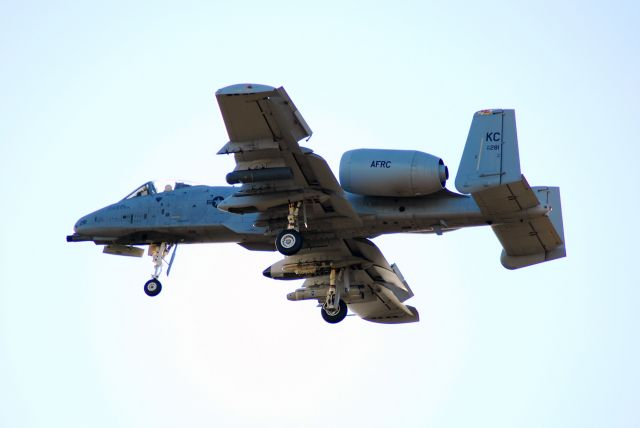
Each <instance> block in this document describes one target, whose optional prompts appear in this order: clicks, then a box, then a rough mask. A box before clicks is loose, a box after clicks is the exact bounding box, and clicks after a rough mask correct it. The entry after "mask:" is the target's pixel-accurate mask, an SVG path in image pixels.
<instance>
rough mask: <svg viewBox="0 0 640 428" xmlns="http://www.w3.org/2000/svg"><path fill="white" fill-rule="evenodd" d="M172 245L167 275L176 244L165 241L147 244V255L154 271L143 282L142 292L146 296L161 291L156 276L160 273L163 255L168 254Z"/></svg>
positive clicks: (163, 261)
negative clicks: (148, 278)
mask: <svg viewBox="0 0 640 428" xmlns="http://www.w3.org/2000/svg"><path fill="white" fill-rule="evenodd" d="M172 247H173V255H172V256H171V261H169V263H168V265H169V269H167V275H169V272H170V271H171V266H172V265H173V260H174V258H175V256H176V249H177V244H171V243H167V242H162V243H161V244H157V245H156V244H151V245H149V255H150V256H151V259H152V260H153V267H154V272H153V274H152V275H151V279H150V280H149V281H147V282H145V283H144V292H145V294H146V295H147V296H151V297H153V296H157V295H158V294H160V292H161V291H162V284H161V283H160V281H158V277H159V276H160V274H161V273H162V265H163V263H166V262H165V257H166V256H167V255H168V254H169V251H170V250H171V248H172Z"/></svg>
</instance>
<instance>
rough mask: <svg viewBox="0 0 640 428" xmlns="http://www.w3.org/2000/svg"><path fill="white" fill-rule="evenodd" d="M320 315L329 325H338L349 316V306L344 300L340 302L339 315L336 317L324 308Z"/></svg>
mask: <svg viewBox="0 0 640 428" xmlns="http://www.w3.org/2000/svg"><path fill="white" fill-rule="evenodd" d="M320 313H321V314H322V318H323V319H324V320H325V321H326V322H328V323H329V324H337V323H339V322H340V321H342V320H343V319H344V317H346V316H347V304H346V303H345V302H344V300H340V304H339V305H338V313H337V314H335V315H330V314H328V313H327V311H325V310H324V308H322V309H320Z"/></svg>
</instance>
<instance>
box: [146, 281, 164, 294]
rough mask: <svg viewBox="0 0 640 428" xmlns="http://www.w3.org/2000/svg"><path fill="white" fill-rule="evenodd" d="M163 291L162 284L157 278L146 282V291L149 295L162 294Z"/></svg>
mask: <svg viewBox="0 0 640 428" xmlns="http://www.w3.org/2000/svg"><path fill="white" fill-rule="evenodd" d="M161 291H162V284H160V281H158V280H157V279H150V280H149V281H147V282H145V283H144V292H145V293H146V294H147V296H150V297H153V296H157V295H158V294H160V292H161Z"/></svg>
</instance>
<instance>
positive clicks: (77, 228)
mask: <svg viewBox="0 0 640 428" xmlns="http://www.w3.org/2000/svg"><path fill="white" fill-rule="evenodd" d="M87 217H88V216H84V217H82V218H81V219H80V220H78V221H77V222H76V224H75V225H74V226H73V231H74V232H75V233H77V234H79V235H82V231H83V230H85V229H86V228H87V224H88V223H89V219H88V218H87Z"/></svg>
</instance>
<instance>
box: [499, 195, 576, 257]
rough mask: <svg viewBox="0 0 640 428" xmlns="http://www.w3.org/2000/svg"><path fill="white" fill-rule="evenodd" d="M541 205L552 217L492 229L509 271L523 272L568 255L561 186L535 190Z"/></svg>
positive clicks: (546, 216) (537, 218) (505, 224)
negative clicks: (536, 265)
mask: <svg viewBox="0 0 640 428" xmlns="http://www.w3.org/2000/svg"><path fill="white" fill-rule="evenodd" d="M532 190H533V193H534V194H535V195H536V196H537V199H538V200H539V201H540V205H542V206H547V207H549V208H550V209H551V211H550V212H549V213H548V215H545V216H541V217H535V218H532V219H531V220H529V221H524V222H520V223H504V224H499V225H495V226H492V228H493V231H494V232H495V234H496V236H497V237H498V240H499V241H500V243H501V244H502V247H503V250H502V255H501V257H500V261H501V262H502V265H503V266H504V267H505V268H507V269H519V268H521V267H525V266H531V265H534V264H538V263H543V262H547V261H550V260H555V259H559V258H562V257H565V256H566V255H567V251H566V248H565V242H564V228H563V225H562V207H561V204H560V189H559V188H558V187H533V188H532Z"/></svg>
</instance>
